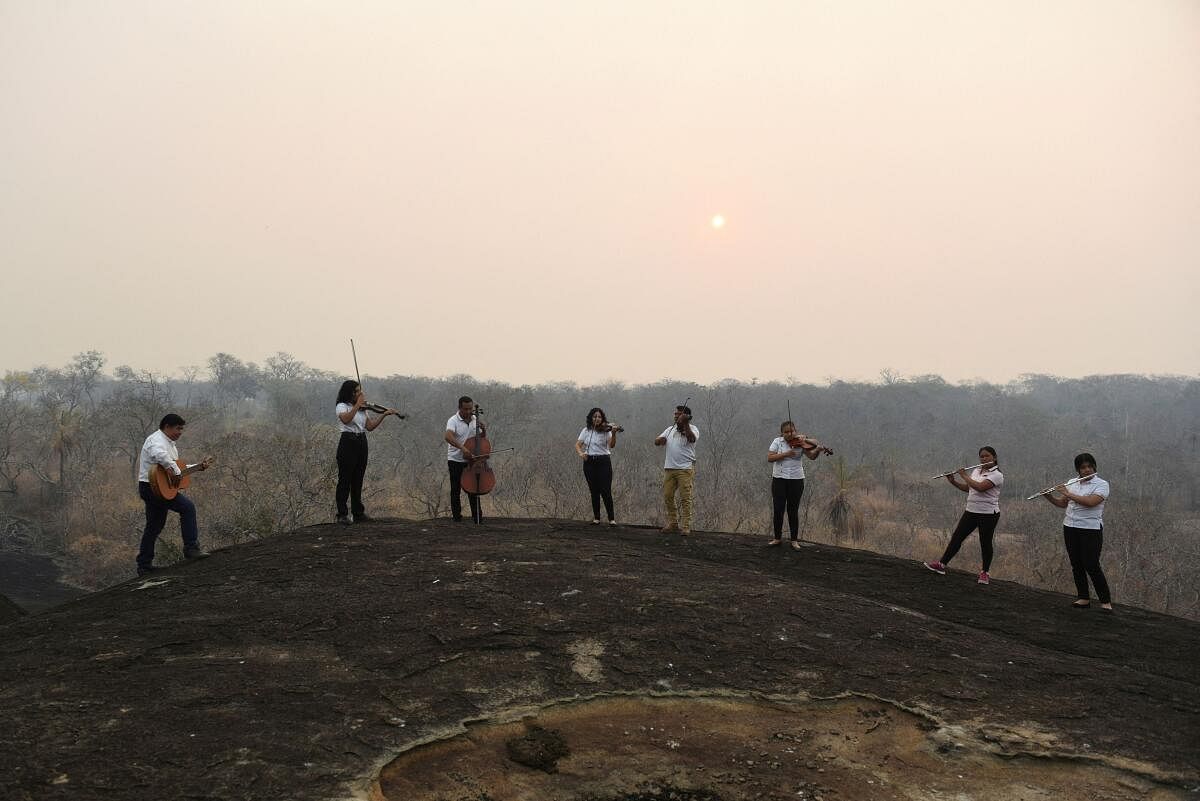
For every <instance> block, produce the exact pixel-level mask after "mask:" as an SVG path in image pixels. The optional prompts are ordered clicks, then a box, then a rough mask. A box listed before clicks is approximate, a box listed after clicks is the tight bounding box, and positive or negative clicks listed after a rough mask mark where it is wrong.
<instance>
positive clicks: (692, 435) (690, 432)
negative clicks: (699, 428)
mask: <svg viewBox="0 0 1200 801" xmlns="http://www.w3.org/2000/svg"><path fill="white" fill-rule="evenodd" d="M691 420H692V418H690V417H689V418H688V424H687V430H686V431H684V432H683V436H684V437H686V438H687V441H688V442H690V443H695V441H696V440H697V439H698V438H699V435H698V434H697V433H696V429H694V428H692V423H691Z"/></svg>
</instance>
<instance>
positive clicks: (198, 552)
mask: <svg viewBox="0 0 1200 801" xmlns="http://www.w3.org/2000/svg"><path fill="white" fill-rule="evenodd" d="M210 556H212V554H211V553H209V552H208V551H206V550H204V549H203V548H201V547H200V546H196V547H195V548H186V549H184V551H183V558H184V559H207V558H208V557H210Z"/></svg>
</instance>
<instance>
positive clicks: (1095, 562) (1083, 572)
mask: <svg viewBox="0 0 1200 801" xmlns="http://www.w3.org/2000/svg"><path fill="white" fill-rule="evenodd" d="M1063 543H1065V544H1066V546H1067V558H1068V559H1070V560H1071V573H1072V575H1073V576H1074V578H1075V596H1076V597H1077V598H1078V599H1079V600H1081V601H1086V600H1088V599H1090V598H1091V594H1090V593H1088V577H1089V576H1090V577H1091V579H1092V586H1094V587H1095V588H1096V596H1097V597H1098V598H1099V599H1100V603H1102V604H1108V603H1112V596H1111V595H1109V592H1108V581H1106V580H1105V578H1104V571H1103V570H1101V569H1100V551H1102V550H1103V549H1104V527H1103V526H1101V527H1100V529H1099V530H1097V529H1094V528H1074V527H1073V526H1063Z"/></svg>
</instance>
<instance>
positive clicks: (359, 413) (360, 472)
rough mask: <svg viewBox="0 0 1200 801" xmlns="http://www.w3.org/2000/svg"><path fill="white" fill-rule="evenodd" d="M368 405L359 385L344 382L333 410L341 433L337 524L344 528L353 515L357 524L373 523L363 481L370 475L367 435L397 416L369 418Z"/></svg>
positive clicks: (338, 447) (338, 461)
mask: <svg viewBox="0 0 1200 801" xmlns="http://www.w3.org/2000/svg"><path fill="white" fill-rule="evenodd" d="M366 404H367V399H366V396H365V395H364V394H363V390H362V386H360V385H359V383H358V382H357V381H349V380H347V381H343V382H342V386H341V389H339V390H338V394H337V404H336V405H335V406H334V407H333V410H334V413H336V414H337V420H338V431H340V432H341V436H339V437H338V446H337V466H338V483H337V492H336V494H335V496H334V498H335V500H336V502H337V522H338V523H339V524H341V525H343V526H348V525H350V522H351V518H350V516H349V514H347V512H351V513H353V514H354V518H353V522H355V523H365V522H367V521H368V520H370V519H371V517H370V516H369V515H368V514H367V510H366V508H364V507H363V501H362V488H363V478H364V477H365V476H366V474H367V432H368V431H374V430H375V429H376V428H378V427H379V424H380V423H382V422H383V421H384V419H385V418H387V416H388V415H392V414H396V412H394V411H392V410H391V409H388V410H387V411H385V412H383V413H382V414H379V415H368V414H367V411H366V409H364V408H363V407H364V406H366ZM347 498H349V500H350V508H349V510H347V508H346V499H347Z"/></svg>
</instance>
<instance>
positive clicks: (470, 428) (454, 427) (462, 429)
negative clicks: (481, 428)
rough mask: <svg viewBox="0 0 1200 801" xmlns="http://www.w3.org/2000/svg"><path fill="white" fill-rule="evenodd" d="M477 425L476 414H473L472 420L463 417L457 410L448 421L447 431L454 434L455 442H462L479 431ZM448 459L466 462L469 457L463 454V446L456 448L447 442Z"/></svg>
mask: <svg viewBox="0 0 1200 801" xmlns="http://www.w3.org/2000/svg"><path fill="white" fill-rule="evenodd" d="M477 430H478V429H477V427H476V425H475V415H471V420H470V422H467V421H465V420H463V419H462V417H460V416H459V415H458V413H457V412H455V413H454V414H453V415H452V416H451V417H450V419H449V420H447V421H446V433H448V434H453V435H454V441H455V442H462V441H464V440H468V439H470V438H471V437H473V436H475V432H476V431H477ZM446 459H447V461H451V462H465V461H467V457H465V456H463V452H462V448H456V447H454V446H453V445H451V444H450V443H449V442H447V443H446Z"/></svg>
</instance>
